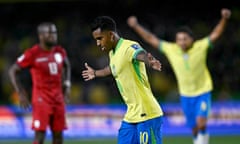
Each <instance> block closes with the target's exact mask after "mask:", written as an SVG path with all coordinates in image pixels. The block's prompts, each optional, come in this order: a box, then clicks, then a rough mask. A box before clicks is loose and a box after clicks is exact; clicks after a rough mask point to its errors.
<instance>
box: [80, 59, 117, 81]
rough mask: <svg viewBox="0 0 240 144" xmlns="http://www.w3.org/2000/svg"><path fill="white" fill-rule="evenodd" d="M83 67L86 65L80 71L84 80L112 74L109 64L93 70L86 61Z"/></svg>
mask: <svg viewBox="0 0 240 144" xmlns="http://www.w3.org/2000/svg"><path fill="white" fill-rule="evenodd" d="M85 67H86V70H84V71H83V72H82V76H83V78H84V80H85V81H89V80H92V79H94V78H95V77H105V76H108V75H110V74H112V72H111V70H110V67H109V66H107V67H105V68H103V69H100V70H94V69H93V68H92V67H90V66H89V65H88V64H87V63H85Z"/></svg>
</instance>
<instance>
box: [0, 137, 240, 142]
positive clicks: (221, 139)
mask: <svg viewBox="0 0 240 144" xmlns="http://www.w3.org/2000/svg"><path fill="white" fill-rule="evenodd" d="M239 142H240V135H236V136H211V137H210V144H239ZM116 143H117V141H116V139H91V140H90V139H79V140H76V139H74V140H70V139H66V140H65V142H64V144H116ZM0 144H32V143H31V140H8V141H7V140H4V141H3V140H0ZM45 144H51V141H50V140H47V141H46V142H45ZM163 144H192V139H191V137H186V136H179V137H176V136H167V137H164V138H163Z"/></svg>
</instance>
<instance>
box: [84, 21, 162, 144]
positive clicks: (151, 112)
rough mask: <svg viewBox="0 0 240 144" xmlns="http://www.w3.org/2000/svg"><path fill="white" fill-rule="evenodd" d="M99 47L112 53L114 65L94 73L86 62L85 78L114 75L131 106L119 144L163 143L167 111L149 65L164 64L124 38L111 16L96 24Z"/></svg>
mask: <svg viewBox="0 0 240 144" xmlns="http://www.w3.org/2000/svg"><path fill="white" fill-rule="evenodd" d="M91 28H92V35H93V37H94V39H95V40H96V43H97V46H98V47H99V48H100V49H101V50H103V51H107V52H109V58H110V63H109V65H108V66H106V67H105V68H103V69H100V70H94V69H93V68H91V67H90V66H88V65H87V63H85V67H86V70H84V71H83V72H82V76H83V78H84V79H85V80H86V81H88V80H91V79H94V78H95V77H104V76H108V75H110V74H112V75H113V77H114V78H115V80H116V83H117V86H118V89H119V91H120V93H121V96H122V98H123V100H124V102H125V103H126V105H127V112H126V114H125V116H124V119H123V121H122V124H121V127H120V129H119V134H118V143H119V144H161V143H162V140H161V139H162V138H161V133H162V130H161V127H162V116H163V112H162V109H161V106H160V105H159V103H158V102H157V100H156V99H155V97H154V96H153V93H152V91H151V88H150V84H149V81H148V76H147V73H146V69H145V64H146V65H147V66H149V67H151V68H153V69H155V70H158V71H160V70H161V64H160V62H159V61H158V60H156V59H155V58H154V57H153V56H152V55H151V54H150V53H147V52H146V51H145V50H144V49H143V48H142V47H141V46H140V45H139V44H138V43H137V42H135V41H131V40H128V39H124V38H122V37H120V36H119V35H118V33H117V30H116V23H115V21H114V20H113V19H112V18H111V17H108V16H100V17H97V18H96V19H95V20H94V21H93V23H92V25H91Z"/></svg>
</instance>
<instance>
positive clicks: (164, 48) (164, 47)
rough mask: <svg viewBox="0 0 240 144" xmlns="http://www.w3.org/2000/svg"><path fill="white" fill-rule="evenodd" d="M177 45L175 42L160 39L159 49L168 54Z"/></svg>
mask: <svg viewBox="0 0 240 144" xmlns="http://www.w3.org/2000/svg"><path fill="white" fill-rule="evenodd" d="M175 45H176V44H175V43H172V42H167V41H164V40H161V41H160V44H159V51H160V52H162V53H164V54H168V52H169V51H170V50H171V49H172V48H173V47H174V46H175Z"/></svg>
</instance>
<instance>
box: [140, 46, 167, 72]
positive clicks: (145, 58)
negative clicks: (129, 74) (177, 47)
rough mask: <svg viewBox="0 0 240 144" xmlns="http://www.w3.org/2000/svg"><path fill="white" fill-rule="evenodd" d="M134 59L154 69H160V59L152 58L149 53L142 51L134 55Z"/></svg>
mask: <svg viewBox="0 0 240 144" xmlns="http://www.w3.org/2000/svg"><path fill="white" fill-rule="evenodd" d="M136 59H137V60H139V61H142V62H144V63H145V64H146V65H147V66H149V67H151V68H152V69H154V70H158V71H161V68H162V65H161V63H160V61H159V60H157V59H156V58H154V57H153V56H152V54H151V53H147V52H145V51H142V52H140V53H139V54H138V55H137V56H136Z"/></svg>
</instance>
